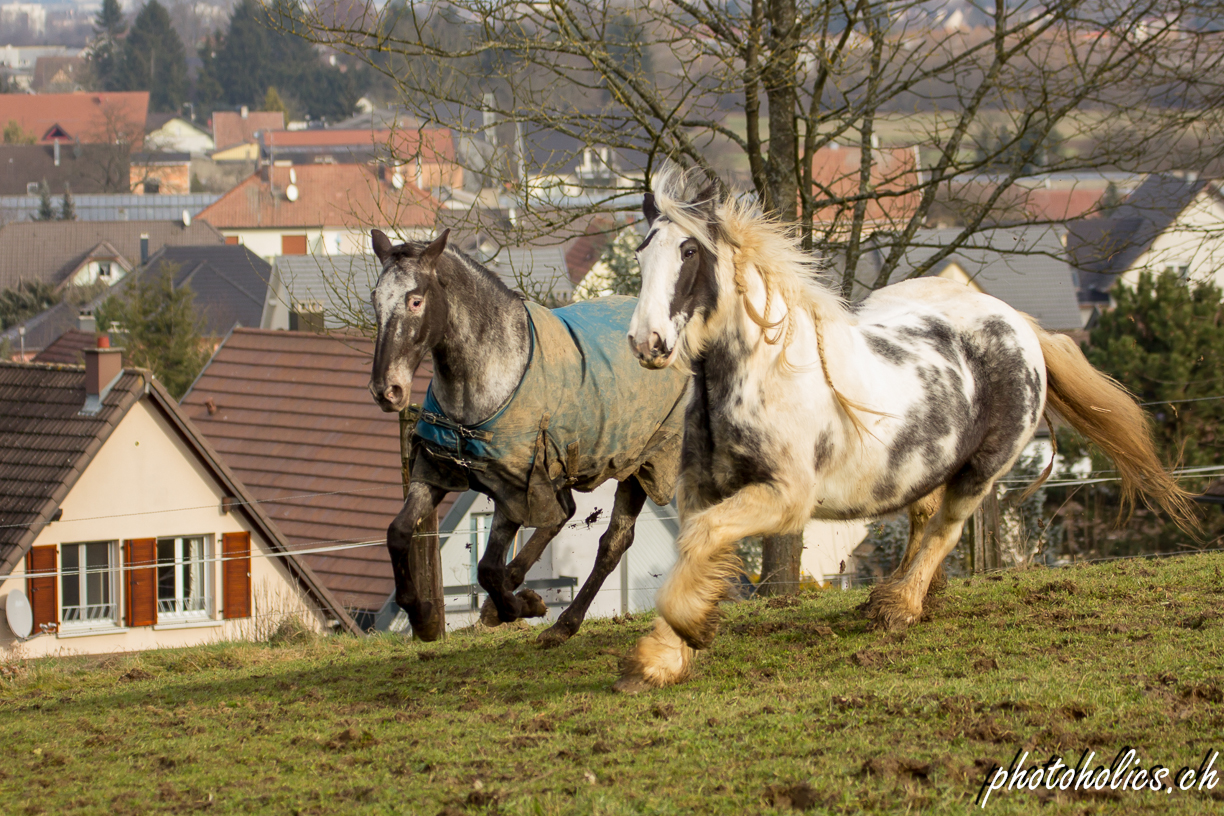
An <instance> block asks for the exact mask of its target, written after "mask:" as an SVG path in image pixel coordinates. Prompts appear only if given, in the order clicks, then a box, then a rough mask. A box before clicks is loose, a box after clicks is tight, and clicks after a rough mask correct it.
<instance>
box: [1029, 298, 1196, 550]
mask: <svg viewBox="0 0 1224 816" xmlns="http://www.w3.org/2000/svg"><path fill="white" fill-rule="evenodd" d="M1030 323H1032V325H1033V330H1034V331H1035V332H1037V337H1038V339H1040V341H1041V353H1042V355H1043V356H1044V357H1045V364H1046V376H1047V384H1046V404H1047V405H1048V406H1049V407H1050V408H1051V409H1053V411H1054V413H1056V414H1057V415H1058V416H1060V417H1062V419H1064V420H1066V421H1067V422H1068V423H1069V424H1070V425H1071V427H1073V428H1075V430H1077V431H1079V432H1080V433H1081V434H1083V435H1084V436H1086V437H1088V438H1089V439H1090V440H1092V441H1093V442H1094V443H1096V444H1097V445H1098V446H1100V448H1101V449H1102V450H1103V451H1105V454H1106V455H1107V456H1108V457H1109V458H1110V459H1111V460H1112V461H1113V463H1114V466H1115V467H1117V469H1118V472H1119V473H1120V474H1121V475H1122V513H1123V515H1124V517H1127V518H1129V516H1130V513H1131V512H1132V511H1133V510H1134V505H1135V499H1136V498H1141V499H1142V500H1143V502H1144V504H1146V505H1148V506H1149V507H1151V506H1153V503H1154V504H1156V505H1159V506H1160V507H1161V508H1163V509H1164V510H1165V512H1167V513H1168V514H1169V515H1170V516H1172V517H1173V521H1174V522H1175V523H1176V524H1177V526H1178V527H1181V528H1182V529H1183V530H1185V531H1186V532H1188V533H1191V534H1193V533H1194V532H1195V531H1197V530H1198V529H1199V522H1198V519H1197V518H1196V517H1195V515H1194V510H1193V506H1192V504H1191V497H1192V495H1193V494H1191V493H1189V492H1187V491H1185V490H1183V489H1182V488H1181V486H1180V485H1178V484H1177V482H1176V481H1174V479H1173V477H1172V476H1170V475H1169V473H1168V471H1166V470H1165V469H1164V466H1163V465H1162V464H1161V463H1160V458H1159V457H1158V456H1157V455H1156V445H1155V443H1154V442H1153V441H1152V432H1151V429H1150V428H1149V427H1148V421H1147V415H1146V414H1144V412H1143V409H1142V408H1140V407H1139V405H1138V403H1136V402H1135V400H1134V398H1132V397H1131V395H1130V394H1129V393H1128V392H1127V390H1126V389H1125V388H1124V387H1123V386H1122V385H1121V384H1119V383H1118V382H1117V381H1116V380H1114V379H1112V378H1111V377H1108V376H1106V375H1105V374H1102V373H1101V372H1100V371H1097V370H1096V369H1095V368H1093V367H1092V364H1091V363H1089V362H1088V360H1087V359H1086V358H1085V357H1084V354H1083V352H1081V351H1080V348H1079V346H1078V345H1076V343H1075V341H1074V340H1072V339H1071V338H1070V337H1067V336H1065V335H1061V334H1050V333H1048V332H1046V331H1045V330H1043V329H1041V328H1040V327H1038V326H1037V325H1036V323H1035V322H1033V321H1032V320H1031V319H1030Z"/></svg>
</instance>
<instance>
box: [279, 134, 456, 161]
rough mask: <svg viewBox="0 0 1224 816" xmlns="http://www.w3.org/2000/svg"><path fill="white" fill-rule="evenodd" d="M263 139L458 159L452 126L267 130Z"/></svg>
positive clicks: (303, 145)
mask: <svg viewBox="0 0 1224 816" xmlns="http://www.w3.org/2000/svg"><path fill="white" fill-rule="evenodd" d="M263 143H264V144H265V145H268V146H271V147H274V148H276V149H277V150H280V149H281V148H285V149H292V148H309V147H353V148H359V147H360V148H367V149H368V148H385V149H386V150H388V151H390V152H391V153H392V154H393V155H395V156H396V157H398V158H402V159H404V160H407V159H408V158H410V157H414V156H416V155H417V153H418V152H419V153H420V155H421V160H422V161H425V162H439V161H454V159H455V147H454V139H453V138H452V136H451V132H450V130H449V129H448V128H440V127H432V128H421V129H419V130H418V129H416V128H396V129H394V130H390V129H386V130H367V129H357V128H352V129H349V128H313V129H309V130H286V131H282V132H279V133H266V134H264V137H263Z"/></svg>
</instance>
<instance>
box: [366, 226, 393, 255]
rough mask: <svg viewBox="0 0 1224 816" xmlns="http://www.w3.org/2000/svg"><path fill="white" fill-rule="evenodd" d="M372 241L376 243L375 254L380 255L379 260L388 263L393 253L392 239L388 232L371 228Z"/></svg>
mask: <svg viewBox="0 0 1224 816" xmlns="http://www.w3.org/2000/svg"><path fill="white" fill-rule="evenodd" d="M370 242H371V243H372V244H373V245H374V254H375V255H377V256H378V260H380V261H382V262H383V263H386V262H387V257H388V256H389V255H390V254H391V239H390V238H388V237H387V233H385V232H383V231H382V230H380V229H376V230H370Z"/></svg>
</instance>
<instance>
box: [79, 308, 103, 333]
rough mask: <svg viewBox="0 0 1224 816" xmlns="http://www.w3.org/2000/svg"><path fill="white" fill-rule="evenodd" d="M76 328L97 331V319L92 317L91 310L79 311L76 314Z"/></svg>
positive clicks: (91, 331) (90, 331)
mask: <svg viewBox="0 0 1224 816" xmlns="http://www.w3.org/2000/svg"><path fill="white" fill-rule="evenodd" d="M77 330H78V331H83V332H89V333H90V334H96V333H97V331H98V321H97V320H95V319H94V316H93V312H88V311H86V312H81V313H80V314H79V315H77Z"/></svg>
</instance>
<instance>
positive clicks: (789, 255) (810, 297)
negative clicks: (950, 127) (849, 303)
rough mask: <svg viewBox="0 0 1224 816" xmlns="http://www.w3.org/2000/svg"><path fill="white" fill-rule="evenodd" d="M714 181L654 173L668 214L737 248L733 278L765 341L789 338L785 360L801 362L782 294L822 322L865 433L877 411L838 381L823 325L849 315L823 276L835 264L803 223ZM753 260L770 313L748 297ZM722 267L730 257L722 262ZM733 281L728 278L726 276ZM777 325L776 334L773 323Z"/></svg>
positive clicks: (699, 236) (705, 239)
mask: <svg viewBox="0 0 1224 816" xmlns="http://www.w3.org/2000/svg"><path fill="white" fill-rule="evenodd" d="M709 185H710V182H709V180H708V179H707V178H705V174H704V173H702V172H700V171H697V170H689V171H684V170H681V169H679V168H678V167H676V166H675V165H670V164H669V165H668V166H665V167H664V168H663V169H662V170H661V171H660V172H659V173H658V174H657V175H655V176H654V178H653V179H652V188H653V192H654V200H655V206H656V207H657V208H658V210H659V214H660V216H663V217H666V218H667V219H668V220H670V221H672V222H673V223H675V224H676V225H677V226H679V227H680V228H681V229H682V230H684V231H685V232H687V233H688V234H689V235H691V236H693V238H695V239H696V240H697V242H698V243H700V244H701V245H702V246H703V247H705V248H706V249H707V250H709V252H710V253H711V254H713V255H714V257H716V258H719V259H721V258H723V254H722V253H721V252H720V248H719V243H723V244H726V245H727V246H728V247H729V248H730V250H731V256H730V258H729V260H730V266H731V280H730V281H729V282H730V283H731V284H732V286H733V287H734V289H735V292H736V294H737V295H738V296H739V299H740V302H741V303H742V304H743V308H744V311H745V313H746V314H747V315H748V318H749V319H750V320H752V322H754V323H755V324H756V325H757V326H759V327H760V328H761V332H762V335H763V337H764V340H765V342H767V343H770V344H771V345H776V344H778V343H781V345H782V348H781V353H780V355H779V357H778V365H779V366H781V367H782V368H783V369H784V370H793V367H792V366H791V365H790V363H789V361H788V360H787V359H786V348H787V346H789V345H790V341H791V339H792V336H793V334H794V321H792V320H789V319H788V318H787V317H786V316H784V317H782V318H781V319H780V320H778V321H776V322H770V321H769V319H768V314H769V304H770V302H771V299H772V298H773V297H775V296H777V297H779V298H781V300H782V303H783V304H784V305H785V307H786V311H787V315H789V314H790V313H791V311H793V310H799V311H804V312H807V313H808V314H809V315H811V317H812V321H813V324H814V325H815V327H816V347H817V353H818V355H819V357H820V367H821V371H822V373H823V374H824V378H825V382H826V383H828V385H829V388H830V389H831V390H832V392H833V396H834V397H835V398H836V400H837V403H838V405H840V406H841V408H842V410H843V411H844V412H845V413H846V415H847V416H848V417H849V418H850V421H851V423H852V424H853V425H854V427H855V428H856V430H857V431H858V432H859V433H860V434H861V433H862V432H863V431H864V430H866V426H865V425H863V422H862V420H860V419H859V417H858V414H857V412H858V411H864V412H867V413H876V412H875V411H872V410H871V409H870V408H867V407H865V406H862V405H859V404H858V403H855V402H853V401H852V400H850V399H848V398H846V397H845V396H844V395H843V394H842V393H841V392H840V391H839V390H838V389H837V387H836V386H835V385H834V384H833V380H832V378H831V377H830V376H829V365H828V361H827V360H826V359H825V343H824V336H823V332H822V330H821V329H822V326H824V325H825V324H826V323H827V322H828V321H840V320H845V319H846V317H847V308H846V302H845V299H844V298H843V297H842V296H841V295H840V294H838V293H837V292H835V291H834V290H833V289H832V287H831V286H830V285H829V284H828V283H826V282H825V281H824V280H823V277H822V273H823V272H824V270H825V268H826V266H827V264H826V262H825V260H824V259H823V258H821V257H819V256H817V255H814V254H812V253H810V252H806V251H804V250H803V247H802V244H801V242H800V237H799V234H798V230H797V229H796V228H795V227H794V226H793V225H789V224H784V223H782V222H781V221H780V220H779V219H778V218H777V217H775V216H770V215H766V214H765V213H764V212H762V211H761V208H760V206H759V205H758V204H757V203H756V202H755V201H754V200H752V199H749V198H747V197H733V196H718V194H717V193H715V194H714V195H715V198H714V199H713V200H711V199H710V198H709V196H708V195H707V193H709V192H710V187H709ZM749 265H751V266H752V267H753V268H755V269H756V271H757V274H759V275H760V276H761V280H762V282H763V284H764V286H765V309H764V314H761V313H758V312H757V310H756V308H755V307H754V306H753V305H752V303H751V302H750V301H749V300H748V298H747V297H746V295H747V291H748V287H747V282H746V281H745V280H744V270H745V269H746V268H747V267H748V266H749ZM719 266H720V267H721V266H722V264H721V263H720V264H719ZM726 282H727V281H723V283H726ZM775 330H779V331H777V333H776V334H774V336H773V337H771V336H770V332H771V331H775Z"/></svg>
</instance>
